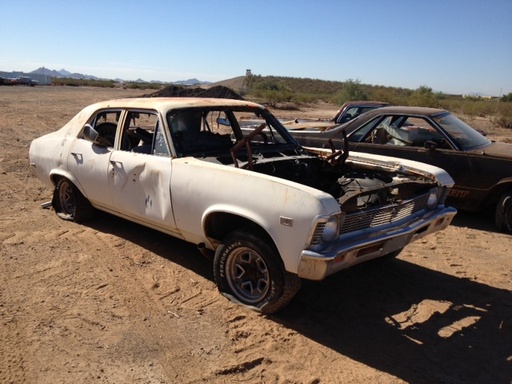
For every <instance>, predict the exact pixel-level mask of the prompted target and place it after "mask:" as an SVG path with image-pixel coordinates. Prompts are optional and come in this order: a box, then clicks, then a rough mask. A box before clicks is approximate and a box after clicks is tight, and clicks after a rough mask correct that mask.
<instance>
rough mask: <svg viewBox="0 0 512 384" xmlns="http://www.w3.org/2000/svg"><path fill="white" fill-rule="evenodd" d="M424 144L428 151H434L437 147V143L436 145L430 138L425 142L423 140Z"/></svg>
mask: <svg viewBox="0 0 512 384" xmlns="http://www.w3.org/2000/svg"><path fill="white" fill-rule="evenodd" d="M424 146H425V148H426V149H428V150H429V151H430V152H434V151H435V150H436V149H437V147H438V145H437V143H436V142H434V141H430V140H428V141H426V142H425V144H424Z"/></svg>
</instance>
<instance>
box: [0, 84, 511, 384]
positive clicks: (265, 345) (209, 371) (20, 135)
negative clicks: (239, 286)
mask: <svg viewBox="0 0 512 384" xmlns="http://www.w3.org/2000/svg"><path fill="white" fill-rule="evenodd" d="M141 93H143V92H140V91H133V90H131V91H130V90H123V89H106V90H104V89H95V88H71V87H68V88H64V87H62V88H58V87H0V181H1V182H0V204H1V215H0V242H1V245H0V256H1V260H2V265H1V268H0V325H1V327H0V339H1V340H2V342H1V343H0V382H1V383H52V384H53V383H71V382H73V383H91V382H96V383H200V382H201V383H202V382H213V383H239V382H250V383H260V382H263V383H362V382H365V383H370V382H371V383H402V382H409V383H506V384H510V383H511V382H512V300H511V299H512V295H511V290H512V236H508V235H504V234H500V233H496V232H495V231H494V228H493V224H492V218H491V217H490V216H489V215H469V214H463V213H459V215H458V216H457V218H456V220H455V223H454V225H452V226H451V227H449V228H448V229H447V230H446V231H443V232H441V233H437V234H434V235H431V236H430V237H427V238H426V239H424V240H422V241H420V242H418V243H413V244H411V245H409V246H407V247H406V249H405V250H404V252H403V253H402V254H401V256H400V257H399V258H398V259H397V260H396V261H394V262H390V263H387V264H383V263H370V264H367V265H362V266H359V267H356V268H353V269H351V270H347V271H343V272H341V273H338V274H337V275H334V276H332V277H330V278H328V279H326V280H325V281H323V282H304V283H303V285H302V288H301V290H300V291H299V293H298V295H297V296H296V298H295V299H294V300H293V301H292V302H291V304H290V305H289V306H288V307H287V308H286V309H285V310H283V311H282V312H280V313H278V314H276V315H273V316H269V317H262V316H259V315H257V314H255V313H253V312H250V311H247V310H245V309H243V308H241V307H238V306H236V305H232V304H231V303H229V302H228V301H227V300H226V299H225V298H223V297H221V296H220V295H219V294H218V292H217V290H216V287H215V285H214V283H213V276H212V270H211V269H212V268H211V265H210V263H209V261H207V260H206V259H205V258H203V256H201V255H200V254H199V252H197V250H196V249H195V247H194V246H192V245H190V244H187V243H184V242H182V241H179V240H176V239H173V238H171V237H169V236H166V235H163V234H160V233H158V232H155V231H152V230H149V229H146V228H143V227H140V226H138V225H135V224H132V223H129V222H127V221H124V220H121V219H118V218H115V217H113V216H110V215H107V214H100V215H98V217H97V218H96V219H95V220H94V221H92V222H89V223H87V225H78V224H74V223H69V222H65V221H62V220H60V219H58V218H57V217H56V215H55V214H54V212H53V211H51V210H48V209H42V208H41V204H42V203H44V202H46V201H49V200H50V199H51V193H52V191H51V190H50V189H48V188H47V187H45V186H43V184H42V183H40V182H39V181H38V180H37V179H35V178H34V177H33V176H32V175H31V173H30V169H29V166H28V147H29V144H30V141H31V140H32V139H33V138H35V137H37V136H40V135H42V134H44V133H47V132H50V131H53V130H55V129H56V128H59V127H60V126H62V125H63V124H64V123H66V122H67V121H68V120H69V119H70V118H71V117H72V116H73V115H75V114H76V113H77V112H78V111H79V110H80V109H81V108H82V107H84V106H86V105H88V104H90V103H92V102H94V101H99V100H104V99H110V98H116V97H124V96H134V95H140V94H141ZM334 109H335V108H334V107H332V106H331V107H330V109H329V108H328V110H326V111H322V112H321V113H320V111H318V110H317V111H315V114H319V115H320V114H324V116H327V117H330V116H332V115H334ZM274 112H275V114H276V115H278V116H280V112H279V111H274ZM312 112H313V111H312V110H309V111H302V112H301V113H303V114H305V115H308V116H312V115H313V113H312ZM293 113H294V115H296V114H297V112H296V111H294V112H293ZM294 117H297V116H294ZM315 117H316V116H315ZM492 133H493V132H491V134H492ZM505 135H506V133H505Z"/></svg>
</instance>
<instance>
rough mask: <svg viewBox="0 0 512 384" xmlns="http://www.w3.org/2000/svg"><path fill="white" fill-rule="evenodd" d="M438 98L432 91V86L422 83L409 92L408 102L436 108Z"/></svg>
mask: <svg viewBox="0 0 512 384" xmlns="http://www.w3.org/2000/svg"><path fill="white" fill-rule="evenodd" d="M439 98H440V96H439V95H436V94H435V93H434V92H432V88H430V87H427V86H426V85H422V86H421V87H419V88H418V89H416V90H415V91H414V92H413V93H412V94H411V96H410V97H409V99H408V103H409V105H412V106H417V107H431V108H438V107H439V105H440V103H439Z"/></svg>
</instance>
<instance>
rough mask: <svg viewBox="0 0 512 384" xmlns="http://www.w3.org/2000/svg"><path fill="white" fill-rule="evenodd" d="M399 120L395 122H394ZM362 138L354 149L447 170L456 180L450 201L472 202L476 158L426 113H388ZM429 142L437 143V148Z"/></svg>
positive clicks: (354, 143) (468, 203)
mask: <svg viewBox="0 0 512 384" xmlns="http://www.w3.org/2000/svg"><path fill="white" fill-rule="evenodd" d="M395 123H398V124H397V125H395V126H393V124H395ZM360 137H361V140H360V141H359V142H351V143H350V148H351V149H352V150H353V151H360V152H369V153H375V154H379V155H385V156H393V157H398V158H404V159H409V160H415V161H419V162H422V163H426V164H431V165H435V166H437V167H440V168H443V169H444V170H446V171H447V172H448V173H449V174H450V176H451V177H452V178H453V179H454V181H455V186H454V187H453V188H452V189H451V190H450V198H449V200H450V203H451V204H453V205H455V206H458V207H461V208H462V207H464V206H466V205H472V204H473V203H472V202H471V201H472V199H473V198H475V196H473V194H474V193H475V191H474V190H473V189H472V188H471V186H472V184H473V180H474V173H473V170H472V161H471V159H470V157H469V155H468V154H467V153H465V152H464V151H459V150H457V149H455V148H454V147H453V145H452V144H451V143H450V142H449V140H448V138H447V137H446V136H445V135H444V134H443V133H442V132H439V130H438V129H437V128H436V127H435V126H433V125H432V124H431V123H429V121H428V120H426V119H424V118H422V117H408V116H401V119H399V117H398V116H387V117H384V118H382V119H380V121H379V122H378V124H375V125H374V126H373V127H372V129H371V130H369V131H368V132H367V133H366V134H365V136H364V137H363V136H360ZM427 142H429V143H437V144H436V147H435V148H432V147H429V145H428V144H426V143H427Z"/></svg>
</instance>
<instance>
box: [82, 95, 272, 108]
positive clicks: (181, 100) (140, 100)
mask: <svg viewBox="0 0 512 384" xmlns="http://www.w3.org/2000/svg"><path fill="white" fill-rule="evenodd" d="M222 106H226V107H253V108H260V109H265V107H263V106H262V105H260V104H256V103H253V102H250V101H243V100H234V99H221V98H200V97H134V98H127V99H114V100H106V101H100V102H98V103H95V104H92V105H90V107H92V108H94V109H101V108H147V109H150V108H151V109H157V110H168V109H180V108H193V107H222Z"/></svg>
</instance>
